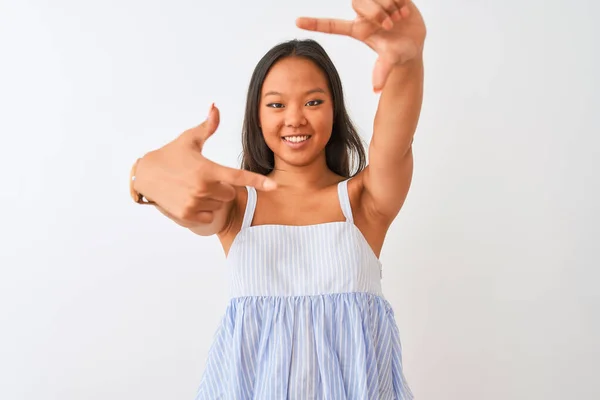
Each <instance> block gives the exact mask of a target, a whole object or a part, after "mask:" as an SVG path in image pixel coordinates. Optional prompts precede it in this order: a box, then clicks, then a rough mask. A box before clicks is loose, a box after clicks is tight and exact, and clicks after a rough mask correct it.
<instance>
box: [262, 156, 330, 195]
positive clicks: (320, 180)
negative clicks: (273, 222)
mask: <svg viewBox="0 0 600 400" xmlns="http://www.w3.org/2000/svg"><path fill="white" fill-rule="evenodd" d="M269 178H271V179H273V180H275V182H277V185H278V186H279V187H289V188H292V189H301V190H311V189H320V188H323V187H325V186H329V185H331V184H333V183H335V182H337V181H338V180H339V177H338V176H337V175H336V174H334V173H333V172H332V171H331V170H330V169H329V168H328V167H327V163H326V161H325V157H324V156H323V157H319V158H318V159H317V160H315V161H314V162H312V163H310V164H308V165H303V166H295V165H289V164H287V163H285V162H284V161H282V160H280V159H277V157H275V168H274V169H273V172H271V173H270V174H269Z"/></svg>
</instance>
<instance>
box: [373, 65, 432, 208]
mask: <svg viewBox="0 0 600 400" xmlns="http://www.w3.org/2000/svg"><path fill="white" fill-rule="evenodd" d="M422 98H423V61H422V59H421V57H420V56H419V57H418V58H414V59H412V60H410V61H407V62H406V63H404V64H402V65H398V66H396V67H394V69H393V70H392V72H391V73H390V75H389V77H388V79H387V82H386V84H385V86H384V88H383V92H382V94H381V98H380V100H379V106H378V108H377V113H376V115H375V121H374V123H373V137H372V139H371V144H370V146H369V165H368V167H367V168H366V169H365V171H364V178H363V185H364V192H363V198H364V201H363V204H364V205H365V206H371V207H373V210H374V211H376V212H377V213H379V214H381V215H382V216H384V217H386V218H391V219H393V218H394V217H395V216H396V215H397V214H398V212H399V211H400V208H401V207H402V205H403V204H404V200H405V199H406V195H407V193H408V189H409V187H410V183H411V180H412V172H413V157H412V141H413V135H414V133H415V130H416V128H417V123H418V121H419V115H420V112H421V103H422Z"/></svg>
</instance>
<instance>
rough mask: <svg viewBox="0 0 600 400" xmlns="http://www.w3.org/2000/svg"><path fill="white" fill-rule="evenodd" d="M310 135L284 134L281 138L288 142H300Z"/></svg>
mask: <svg viewBox="0 0 600 400" xmlns="http://www.w3.org/2000/svg"><path fill="white" fill-rule="evenodd" d="M310 136H311V135H295V136H284V137H282V138H281V139H283V140H284V141H286V142H290V143H302V142H305V141H307V140H308V139H310Z"/></svg>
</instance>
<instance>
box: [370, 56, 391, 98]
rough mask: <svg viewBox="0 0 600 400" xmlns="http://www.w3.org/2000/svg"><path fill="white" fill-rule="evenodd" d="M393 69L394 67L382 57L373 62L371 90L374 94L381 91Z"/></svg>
mask: <svg viewBox="0 0 600 400" xmlns="http://www.w3.org/2000/svg"><path fill="white" fill-rule="evenodd" d="M393 67H394V65H393V64H392V63H391V62H389V61H387V60H385V59H384V58H383V57H379V58H378V59H377V61H376V62H375V67H374V68H373V90H374V91H375V92H376V93H379V92H381V91H382V90H383V87H384V86H385V82H386V81H387V78H388V76H389V75H390V73H391V72H392V68H393Z"/></svg>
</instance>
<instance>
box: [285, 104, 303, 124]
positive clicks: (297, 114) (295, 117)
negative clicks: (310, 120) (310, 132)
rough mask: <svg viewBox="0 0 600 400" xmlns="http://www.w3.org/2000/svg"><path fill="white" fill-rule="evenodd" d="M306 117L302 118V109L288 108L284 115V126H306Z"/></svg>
mask: <svg viewBox="0 0 600 400" xmlns="http://www.w3.org/2000/svg"><path fill="white" fill-rule="evenodd" d="M306 123H307V121H306V117H305V116H304V110H303V107H295V106H289V107H287V110H286V113H285V125H286V126H289V127H292V128H297V127H300V126H302V125H306Z"/></svg>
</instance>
